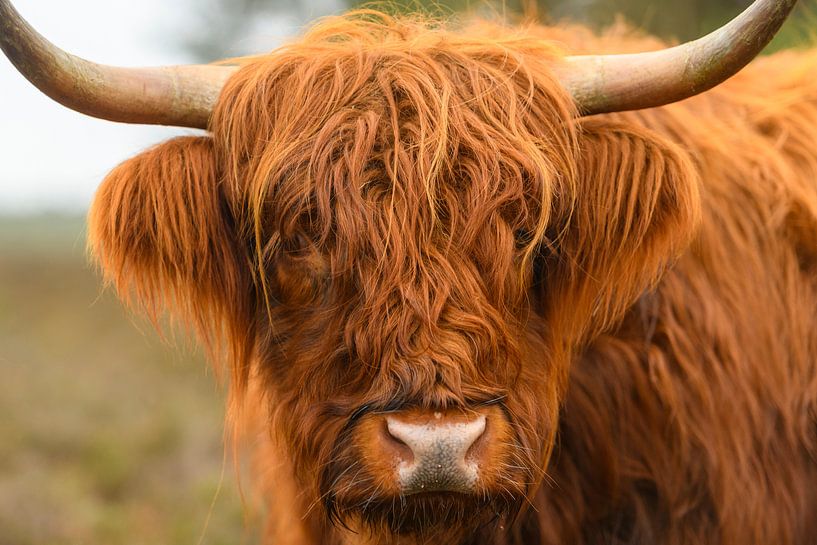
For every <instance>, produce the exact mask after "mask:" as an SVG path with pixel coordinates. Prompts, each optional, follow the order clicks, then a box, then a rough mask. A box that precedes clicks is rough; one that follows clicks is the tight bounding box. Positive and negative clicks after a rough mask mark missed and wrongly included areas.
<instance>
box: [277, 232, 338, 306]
mask: <svg viewBox="0 0 817 545" xmlns="http://www.w3.org/2000/svg"><path fill="white" fill-rule="evenodd" d="M272 269H273V274H272V280H273V282H272V283H273V287H274V289H275V295H276V298H277V299H278V300H279V301H280V302H282V303H285V304H292V305H305V304H309V303H312V302H314V301H315V300H316V299H317V298H319V297H320V296H321V294H322V293H323V291H324V290H325V288H326V284H327V279H328V269H327V265H326V258H325V257H324V256H323V255H322V254H321V253H320V252H319V251H318V249H317V247H316V246H315V245H314V244H313V243H312V242H311V241H310V240H309V239H308V238H306V237H305V236H303V235H298V236H293V237H287V238H286V239H284V240H282V241H281V245H280V248H279V251H278V252H276V256H275V259H274V263H273V265H272Z"/></svg>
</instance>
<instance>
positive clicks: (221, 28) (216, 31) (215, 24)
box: [181, 0, 348, 62]
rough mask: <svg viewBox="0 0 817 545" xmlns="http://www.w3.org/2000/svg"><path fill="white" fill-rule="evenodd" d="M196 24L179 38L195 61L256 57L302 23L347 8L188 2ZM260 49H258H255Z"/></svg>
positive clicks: (301, 2) (315, 2)
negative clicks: (249, 55) (243, 56)
mask: <svg viewBox="0 0 817 545" xmlns="http://www.w3.org/2000/svg"><path fill="white" fill-rule="evenodd" d="M188 2H189V3H190V12H191V13H193V14H194V17H195V18H197V19H198V20H197V21H196V20H194V21H193V22H192V24H191V25H190V28H191V30H190V31H189V32H186V33H185V34H184V35H183V36H182V37H181V45H182V47H183V48H185V49H186V50H188V51H189V52H190V53H192V54H193V55H194V56H195V57H196V58H197V59H199V60H201V61H204V62H209V61H212V60H214V59H222V58H225V57H232V56H239V55H247V54H251V53H258V52H259V51H264V50H265V49H269V48H270V47H273V46H275V45H277V42H279V41H280V40H281V39H282V38H283V37H284V36H283V35H282V34H283V33H288V34H293V33H295V32H296V31H297V30H298V28H299V27H300V26H302V25H303V24H305V23H306V22H308V21H310V20H312V19H314V18H316V17H320V16H323V15H327V14H329V13H333V12H339V11H342V10H343V9H346V8H347V7H348V4H347V0H188ZM259 45H260V47H258V46H259Z"/></svg>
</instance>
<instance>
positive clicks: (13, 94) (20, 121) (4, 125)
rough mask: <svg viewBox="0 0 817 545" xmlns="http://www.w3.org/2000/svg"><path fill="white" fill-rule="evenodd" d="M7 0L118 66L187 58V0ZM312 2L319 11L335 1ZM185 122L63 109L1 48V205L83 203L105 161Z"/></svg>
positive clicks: (67, 41)
mask: <svg viewBox="0 0 817 545" xmlns="http://www.w3.org/2000/svg"><path fill="white" fill-rule="evenodd" d="M12 1H13V3H14V5H15V7H16V8H17V10H18V11H19V12H20V13H21V14H22V15H23V17H24V18H26V19H27V20H28V21H29V23H31V24H32V26H34V28H36V29H37V30H38V31H39V32H40V33H41V34H43V35H44V36H45V37H46V38H48V39H49V40H51V41H52V42H53V43H55V44H56V45H58V46H59V47H61V48H63V49H65V50H66V51H68V52H70V53H73V54H76V55H79V56H82V57H85V58H87V59H89V60H93V61H95V62H100V63H106V64H116V65H122V66H140V65H143V66H145V65H157V64H178V63H187V62H190V59H189V58H188V57H187V56H186V54H185V53H184V52H183V51H182V50H181V48H180V46H179V41H180V40H179V39H178V38H177V37H178V35H179V32H180V30H181V29H183V28H184V26H183V25H185V20H184V19H185V16H188V17H189V14H186V13H184V10H185V8H188V9H189V6H190V5H193V4H194V0H140V1H139V2H134V1H133V0H71V1H60V0H12ZM321 3H322V4H323V5H324V7H323V11H327V10H329V11H331V10H332V8H333V7H334V8H335V10H336V9H337V7H338V6H340V5H341V3H340V1H339V0H329V2H327V1H326V0H323V2H321ZM333 4H334V6H333ZM320 14H321V13H312V15H313V16H314V15H320ZM301 23H302V22H301V21H298V20H297V19H296V18H294V17H291V16H283V15H281V16H279V17H275V18H273V19H271V20H270V21H267V22H265V23H264V24H263V25H261V24H259V25H258V26H259V28H258V31H257V33H256V31H254V34H256V35H254V36H248V37H247V38H246V41H247V43H246V44H242V46H243V47H245V48H248V46H250V47H249V48H251V49H252V50H254V51H264V50H268V49H270V48H272V47H274V46H275V45H277V44H278V43H280V42H281V40H282V39H283V38H284V37H286V36H288V35H292V34H295V33H297V32H298V31H299V28H300V25H301ZM192 132H194V131H192V130H184V129H173V128H166V127H152V126H140V125H125V124H119V123H112V122H109V121H102V120H98V119H93V118H91V117H87V116H84V115H82V114H79V113H76V112H73V111H71V110H68V109H66V108H64V107H63V106H61V105H59V104H57V103H56V102H53V101H52V100H51V99H49V98H48V97H46V96H45V95H43V94H42V93H40V92H39V91H37V90H36V89H35V88H34V87H33V86H32V85H31V84H30V83H28V81H26V80H25V79H24V78H23V77H22V76H21V75H20V74H19V73H17V72H16V70H15V69H14V67H13V66H12V65H11V63H9V61H8V60H7V59H6V58H5V57H4V56H2V55H0V214H8V213H12V214H25V213H30V212H40V211H46V210H58V211H66V212H81V211H84V210H85V209H87V207H88V205H89V204H90V202H91V198H92V196H93V193H94V190H95V189H96V187H97V185H98V184H99V182H100V181H101V180H102V178H103V177H104V176H105V174H106V173H107V172H108V171H109V170H110V169H111V168H112V167H114V166H115V165H117V164H118V163H120V162H121V161H122V160H124V159H126V158H128V157H130V156H132V155H134V154H136V153H137V152H139V151H140V150H142V149H144V148H146V147H148V146H150V145H152V144H154V143H156V142H160V141H162V140H165V139H167V138H169V137H171V136H174V135H177V134H180V133H181V134H184V133H192Z"/></svg>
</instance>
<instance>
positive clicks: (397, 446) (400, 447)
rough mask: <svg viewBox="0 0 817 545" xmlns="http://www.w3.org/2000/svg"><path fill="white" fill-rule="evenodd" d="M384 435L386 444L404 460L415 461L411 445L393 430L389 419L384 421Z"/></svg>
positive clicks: (407, 461)
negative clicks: (390, 427)
mask: <svg viewBox="0 0 817 545" xmlns="http://www.w3.org/2000/svg"><path fill="white" fill-rule="evenodd" d="M382 435H383V442H384V443H385V445H386V446H387V447H388V448H390V449H391V450H392V451H393V452H394V453H395V454H396V455H397V456H398V458H399V459H400V460H401V461H402V462H406V463H411V462H412V461H414V452H413V451H412V450H411V447H410V446H409V445H408V444H407V443H406V442H405V441H403V439H401V438H400V437H399V436H397V435H395V434H393V433H392V432H391V430H390V429H389V424H388V421H384V422H383V427H382Z"/></svg>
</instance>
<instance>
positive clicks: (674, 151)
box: [90, 11, 817, 545]
mask: <svg viewBox="0 0 817 545" xmlns="http://www.w3.org/2000/svg"><path fill="white" fill-rule="evenodd" d="M556 43H561V44H563V45H561V46H558V47H557V46H556V45H554V44H556ZM655 45H660V44H658V43H657V42H656V41H655V40H652V39H651V38H643V37H638V36H636V35H633V34H632V33H629V32H627V31H623V30H622V29H621V28H616V29H613V30H612V31H610V32H608V33H607V34H605V35H604V36H599V37H597V36H594V35H592V34H591V33H589V32H588V31H587V30H586V29H583V28H581V27H554V28H544V27H528V28H516V29H507V28H503V27H499V26H495V25H490V24H477V25H472V26H466V27H462V28H459V29H455V30H453V29H449V28H447V27H446V25H444V24H441V23H436V22H427V21H421V20H413V19H399V18H391V17H389V16H386V15H382V14H379V13H377V12H371V11H364V12H356V13H352V14H349V15H347V16H343V17H338V18H330V19H327V20H324V21H322V22H320V23H318V24H317V25H315V26H314V27H313V28H312V29H310V30H309V31H308V32H307V33H306V35H305V36H304V37H303V38H301V39H299V40H298V41H295V42H293V43H291V44H289V45H287V46H285V47H283V48H281V49H279V50H277V51H275V52H273V53H272V54H269V55H265V56H259V57H254V58H248V59H243V60H242V63H243V64H244V66H243V67H242V68H241V70H240V71H239V72H238V73H237V74H236V75H235V76H234V77H233V78H232V79H231V80H230V81H229V82H228V84H227V86H226V88H225V89H224V92H223V94H222V96H221V99H220V101H219V103H218V106H217V108H216V111H215V115H214V117H213V120H212V126H211V134H210V135H209V136H203V137H195V138H192V137H191V138H182V139H176V140H173V141H170V142H168V143H165V144H162V145H160V146H157V147H156V148H154V149H152V150H149V151H147V152H145V153H143V154H142V155H139V156H137V157H136V158H134V159H131V160H130V161H128V162H126V163H124V164H123V165H121V166H120V167H118V168H117V169H116V170H115V171H114V172H112V173H111V174H110V175H109V176H108V178H107V179H106V180H105V182H104V183H103V185H102V187H101V188H100V190H99V193H98V195H97V198H96V201H95V203H94V206H93V209H92V211H91V215H90V224H91V235H90V239H91V247H92V250H93V252H94V254H95V255H96V256H97V258H98V260H99V262H100V264H101V266H102V269H103V271H104V273H105V276H106V278H107V279H108V281H110V282H111V283H113V284H114V285H115V286H116V288H117V290H118V291H119V293H120V294H121V295H122V296H123V297H124V298H125V299H126V300H128V301H130V302H132V303H135V304H136V305H137V306H139V307H141V308H143V309H146V310H147V311H148V313H149V314H150V315H151V316H153V317H154V318H155V317H157V316H158V313H159V312H160V310H161V308H162V307H163V306H167V307H169V308H170V309H171V310H172V311H174V312H175V314H176V315H177V316H180V317H181V318H182V319H184V320H186V321H188V322H190V323H192V324H193V325H194V326H196V327H197V328H198V329H199V331H200V332H201V333H202V335H203V336H204V338H205V339H206V340H207V341H208V343H209V344H210V345H211V346H212V347H214V350H213V352H214V356H217V355H219V354H221V352H222V349H226V350H225V351H226V354H227V360H228V362H229V365H230V368H231V369H232V375H231V376H232V378H233V380H232V382H231V389H232V392H233V397H232V407H233V409H234V411H233V413H232V414H234V415H239V414H243V416H242V417H241V420H242V421H243V422H244V423H245V424H246V425H247V426H249V428H250V429H251V430H254V431H252V433H260V437H261V438H262V440H261V441H260V446H258V447H257V456H256V460H257V467H258V469H257V470H258V472H259V474H260V475H261V476H262V478H261V479H260V480H261V483H262V488H263V490H264V491H265V495H266V497H267V500H268V509H269V526H268V541H269V543H275V544H282V543H291V544H301V545H306V544H318V543H320V544H332V543H338V544H339V543H345V544H358V545H363V544H374V543H392V544H395V545H396V544H405V545H414V544H419V543H423V542H438V543H442V542H445V543H452V544H454V543H461V544H470V543H496V544H500V543H501V544H510V543H516V544H523V543H524V544H527V545H531V544H536V543H538V544H543V545H544V544H551V543H552V544H554V545H555V544H563V543H577V544H581V543H586V544H601V543H605V544H607V543H616V544H618V543H622V544H623V543H633V544H636V543H644V544H646V543H663V544H682V543H713V544H714V543H718V544H736V545H737V544H745V543H775V544H807V543H815V542H817V541H815V540H816V539H817V538H815V536H817V527H815V525H817V522H816V521H817V518H816V517H814V513H815V512H817V464H816V463H815V454H817V444H815V430H816V429H817V424H815V404H816V403H817V372H815V367H814V363H813V361H814V357H813V354H815V350H817V346H815V345H817V333H816V331H817V328H815V326H816V325H817V316H815V309H816V308H817V306H816V305H815V304H816V303H817V292H815V290H817V285H815V278H817V277H815V268H817V185H815V180H816V179H817V178H816V177H815V175H817V153H815V150H814V142H815V141H817V84H815V83H814V80H813V77H812V74H813V73H814V69H815V68H817V66H815V65H817V54H815V53H812V52H803V53H785V54H779V55H776V56H775V57H772V58H769V59H765V60H762V61H758V62H755V63H754V64H753V65H752V66H751V67H750V68H749V69H748V70H746V71H745V72H743V73H742V74H741V75H739V76H737V77H736V78H734V79H733V80H731V81H730V82H728V83H727V84H725V85H723V86H721V87H719V88H717V89H715V90H713V91H711V92H709V93H707V94H705V95H704V96H700V97H697V98H694V99H691V100H688V101H685V102H683V103H680V104H675V105H671V106H667V107H664V108H659V109H653V110H647V111H642V112H636V113H628V114H615V115H607V116H598V117H595V118H590V119H578V118H577V113H576V111H575V109H574V107H573V105H572V103H571V100H570V97H569V96H567V94H566V92H565V91H564V89H562V88H561V87H560V86H559V84H558V81H557V80H556V79H555V77H554V75H553V72H552V71H551V67H552V66H553V64H554V63H557V62H559V59H560V58H561V56H562V55H564V54H565V52H566V50H567V49H568V48H569V49H570V50H572V51H593V52H602V51H608V50H617V51H629V50H638V49H641V48H644V47H648V46H655ZM495 402H498V403H500V404H501V407H502V411H504V412H505V414H506V415H507V416H508V419H509V422H510V423H511V425H512V428H513V432H514V434H515V436H514V438H513V444H514V450H513V455H512V456H511V457H510V458H509V457H507V456H506V455H502V456H500V455H497V457H496V459H494V460H493V461H492V463H493V466H492V467H491V468H490V470H491V471H494V472H495V473H496V478H495V481H494V484H493V485H492V486H493V487H494V488H491V487H488V488H486V489H485V490H482V491H481V492H482V494H484V497H483V498H482V499H481V500H480V501H476V500H475V501H471V500H469V499H467V498H465V499H463V498H459V499H457V500H456V501H454V500H451V501H450V502H449V500H446V499H445V498H442V499H440V498H431V499H429V500H428V501H425V500H417V501H416V502H415V501H412V500H410V501H409V503H408V504H407V505H406V506H404V507H403V510H402V511H401V510H399V509H398V508H397V507H395V504H394V499H393V498H392V499H391V503H389V501H390V499H389V497H387V496H385V497H384V496H383V495H382V487H381V486H380V485H382V483H383V482H384V479H386V478H387V477H388V475H385V476H384V475H382V474H381V473H378V471H379V470H378V469H377V468H376V467H374V466H373V465H372V464H368V463H367V462H366V456H365V454H366V447H365V445H359V444H356V443H355V441H354V434H353V430H354V426H356V425H357V421H358V419H359V418H362V417H363V415H365V413H366V412H368V411H373V410H387V409H388V408H389V407H391V406H395V404H408V405H412V406H418V407H426V408H439V407H468V406H473V405H474V404H480V403H495ZM241 407H243V408H244V411H243V413H241V411H239V410H238V409H239V408H241ZM236 419H239V417H238V416H236ZM269 430H272V432H273V433H269ZM350 430H351V431H350ZM327 498H332V501H330V502H327ZM353 498H355V499H353ZM361 498H362V499H363V500H365V499H366V498H368V501H365V502H364V501H363V500H361ZM492 498H493V499H492ZM398 505H399V503H398ZM324 506H326V509H328V510H329V511H328V512H327V511H324V510H323V509H324ZM424 509H430V510H433V512H434V513H436V515H435V517H428V513H429V512H432V511H428V510H426V511H423V510H424ZM446 509H447V510H448V511H446ZM327 513H328V514H329V515H331V520H330V517H327ZM441 513H443V514H444V515H441ZM445 513H447V514H445ZM482 514H485V515H486V516H485V517H482ZM395 517H396V518H395ZM437 519H441V520H437ZM395 521H398V522H395ZM435 521H436V522H435ZM333 523H334V524H333ZM395 525H397V526H395ZM400 525H404V526H400ZM406 528H407V529H408V530H405V531H403V530H404V529H406ZM350 530H351V531H350Z"/></svg>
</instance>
